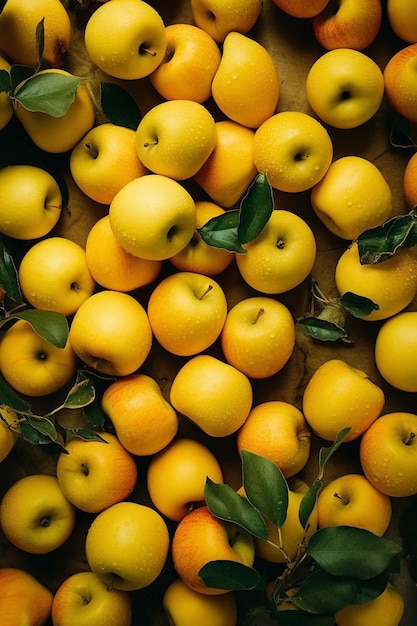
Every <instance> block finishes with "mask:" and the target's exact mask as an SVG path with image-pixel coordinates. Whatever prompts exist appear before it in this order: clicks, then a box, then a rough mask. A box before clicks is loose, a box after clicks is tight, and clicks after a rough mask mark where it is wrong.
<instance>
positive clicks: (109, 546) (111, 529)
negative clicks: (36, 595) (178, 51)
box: [85, 0, 170, 591]
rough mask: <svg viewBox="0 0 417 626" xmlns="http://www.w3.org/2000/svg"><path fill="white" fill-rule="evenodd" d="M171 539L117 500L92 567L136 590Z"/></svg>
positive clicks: (92, 542) (94, 543)
mask: <svg viewBox="0 0 417 626" xmlns="http://www.w3.org/2000/svg"><path fill="white" fill-rule="evenodd" d="M112 1H113V0H112ZM169 543H170V538H169V533H168V528H167V525H166V523H165V521H164V519H163V518H162V516H161V515H160V514H159V513H158V512H157V511H155V510H154V509H153V508H151V507H150V506H147V505H144V504H138V503H136V502H127V501H126V502H117V503H116V504H113V505H112V506H110V507H108V508H107V509H105V510H104V511H101V513H98V514H97V516H96V517H95V518H94V519H93V521H92V523H91V526H90V528H89V530H88V533H87V537H86V540H85V553H86V557H87V562H88V565H89V567H90V569H91V570H92V571H93V572H94V573H95V574H97V576H98V577H99V578H100V580H102V581H103V582H104V583H105V584H106V586H107V587H110V588H111V589H121V590H122V591H134V590H137V589H143V588H144V587H147V586H149V585H151V584H152V583H153V582H154V581H155V580H156V579H157V578H158V576H159V574H160V573H161V572H162V570H163V568H164V566H165V563H166V560H167V557H168V549H169Z"/></svg>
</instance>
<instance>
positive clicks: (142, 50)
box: [139, 46, 156, 57]
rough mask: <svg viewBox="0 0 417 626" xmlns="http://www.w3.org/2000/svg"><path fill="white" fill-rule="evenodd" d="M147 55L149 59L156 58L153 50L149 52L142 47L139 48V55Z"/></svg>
mask: <svg viewBox="0 0 417 626" xmlns="http://www.w3.org/2000/svg"><path fill="white" fill-rule="evenodd" d="M143 53H145V54H149V55H150V56H151V57H156V52H155V50H149V48H144V47H143V46H140V47H139V54H143Z"/></svg>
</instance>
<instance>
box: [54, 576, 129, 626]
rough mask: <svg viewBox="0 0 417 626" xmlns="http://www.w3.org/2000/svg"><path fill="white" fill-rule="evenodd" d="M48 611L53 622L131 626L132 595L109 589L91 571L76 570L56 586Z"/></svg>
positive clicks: (70, 625)
mask: <svg viewBox="0 0 417 626" xmlns="http://www.w3.org/2000/svg"><path fill="white" fill-rule="evenodd" d="M51 614H52V624H53V626H74V624H77V626H91V625H92V624H100V626H130V624H131V620H132V598H131V595H130V594H129V592H127V591H122V590H121V589H109V587H108V585H106V584H105V583H104V582H103V581H102V580H100V578H99V577H98V576H97V575H96V574H94V572H76V573H75V574H71V575H70V576H68V577H67V578H65V580H64V581H63V582H62V583H61V584H60V586H59V587H58V589H57V590H56V592H55V594H54V599H53V603H52V612H51Z"/></svg>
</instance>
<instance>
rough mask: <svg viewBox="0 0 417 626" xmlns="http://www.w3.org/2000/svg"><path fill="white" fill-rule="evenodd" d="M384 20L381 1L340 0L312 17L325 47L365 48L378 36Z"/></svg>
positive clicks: (314, 26) (317, 34)
mask: <svg viewBox="0 0 417 626" xmlns="http://www.w3.org/2000/svg"><path fill="white" fill-rule="evenodd" d="M381 23H382V5H381V0H367V2H362V1H361V0H337V2H336V3H335V4H333V3H332V4H331V5H330V4H327V5H326V7H324V9H323V11H322V12H321V13H319V14H318V15H316V16H314V17H313V20H312V26H313V33H314V35H315V37H316V39H317V41H318V42H319V44H320V45H321V46H322V47H323V48H325V49H326V50H335V49H337V48H352V49H354V50H364V49H365V48H367V47H368V46H370V45H371V43H373V42H374V40H375V39H376V36H377V35H378V33H379V31H380V28H381Z"/></svg>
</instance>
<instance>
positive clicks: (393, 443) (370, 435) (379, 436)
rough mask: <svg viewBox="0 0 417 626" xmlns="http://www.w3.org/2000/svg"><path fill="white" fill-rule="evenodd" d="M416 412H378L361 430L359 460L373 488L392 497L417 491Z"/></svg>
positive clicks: (403, 495) (403, 496)
mask: <svg viewBox="0 0 417 626" xmlns="http://www.w3.org/2000/svg"><path fill="white" fill-rule="evenodd" d="M416 428H417V415H415V414H414V413H408V412H404V411H394V412H391V413H386V414H385V415H381V416H380V417H379V418H378V419H377V420H376V421H375V422H374V423H373V424H371V426H369V428H368V429H367V430H366V432H364V434H363V435H362V438H361V441H360V448H359V454H360V462H361V466H362V469H363V472H364V474H365V476H366V478H367V479H368V480H369V482H370V483H372V485H374V487H376V489H379V491H382V493H385V494H386V495H388V496H391V497H393V498H405V497H408V496H413V495H415V494H416V493H417V476H416V472H415V467H416V456H417V439H416Z"/></svg>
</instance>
